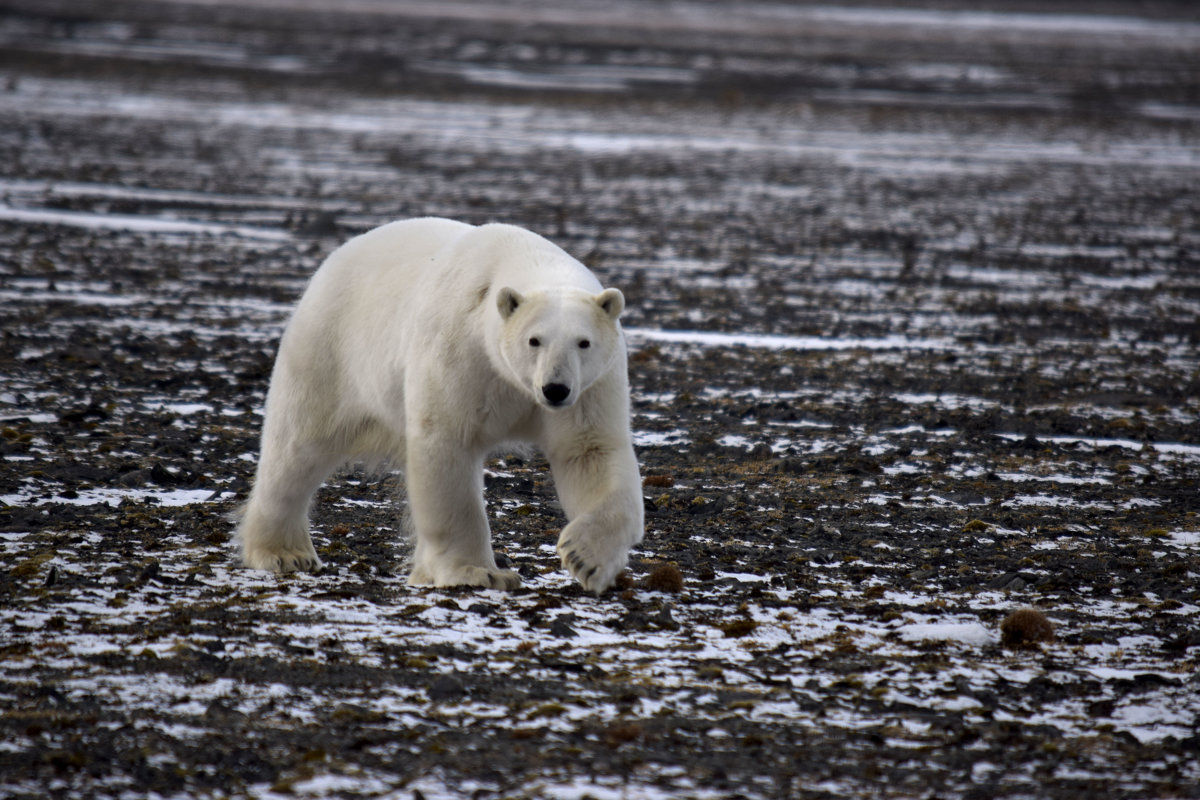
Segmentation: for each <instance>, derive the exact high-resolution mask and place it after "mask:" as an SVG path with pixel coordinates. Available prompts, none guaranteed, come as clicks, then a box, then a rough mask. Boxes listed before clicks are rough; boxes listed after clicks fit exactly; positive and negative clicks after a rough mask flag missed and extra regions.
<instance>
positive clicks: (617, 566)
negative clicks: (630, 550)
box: [558, 537, 627, 594]
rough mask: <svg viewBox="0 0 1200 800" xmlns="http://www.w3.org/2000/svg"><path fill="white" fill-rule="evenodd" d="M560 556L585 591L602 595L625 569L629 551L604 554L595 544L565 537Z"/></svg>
mask: <svg viewBox="0 0 1200 800" xmlns="http://www.w3.org/2000/svg"><path fill="white" fill-rule="evenodd" d="M558 554H559V556H560V557H561V558H562V565H563V568H564V569H566V570H567V571H568V572H570V573H571V574H572V575H574V576H575V579H576V580H577V581H579V584H580V585H581V586H582V587H583V588H584V589H585V590H587V591H589V592H593V593H595V594H601V593H603V592H604V590H605V589H607V588H609V587H610V586H612V585H613V583H614V582H615V581H616V579H617V575H619V574H620V572H621V570H622V569H624V568H625V561H626V557H627V549H625V548H612V549H610V550H609V552H607V553H604V552H602V551H601V550H600V549H598V548H597V547H596V546H595V543H594V542H576V541H575V540H574V539H570V538H566V537H564V538H562V539H560V540H559V542H558Z"/></svg>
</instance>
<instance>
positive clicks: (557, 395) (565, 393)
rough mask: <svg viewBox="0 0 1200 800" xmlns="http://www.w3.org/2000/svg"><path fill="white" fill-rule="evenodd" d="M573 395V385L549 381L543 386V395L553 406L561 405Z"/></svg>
mask: <svg viewBox="0 0 1200 800" xmlns="http://www.w3.org/2000/svg"><path fill="white" fill-rule="evenodd" d="M570 396H571V387H570V386H567V385H565V384H562V383H547V384H546V385H545V386H543V387H542V397H544V398H546V402H547V403H549V404H550V405H552V406H561V405H562V404H563V403H565V402H567V398H568V397H570Z"/></svg>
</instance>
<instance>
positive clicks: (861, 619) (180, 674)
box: [0, 0, 1200, 800]
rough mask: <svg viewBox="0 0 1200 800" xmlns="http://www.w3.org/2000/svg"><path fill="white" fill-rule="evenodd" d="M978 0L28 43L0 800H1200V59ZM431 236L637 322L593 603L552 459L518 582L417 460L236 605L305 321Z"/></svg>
mask: <svg viewBox="0 0 1200 800" xmlns="http://www.w3.org/2000/svg"><path fill="white" fill-rule="evenodd" d="M986 5H987V9H986V10H981V9H980V8H979V7H978V5H977V4H970V5H962V6H958V5H956V4H954V3H951V2H939V3H935V4H930V5H927V6H923V7H921V8H915V7H913V6H912V5H910V4H907V3H901V2H898V3H895V4H890V7H889V8H887V9H880V8H873V9H868V8H865V7H862V8H860V7H858V6H857V5H855V4H849V5H845V6H840V7H837V8H834V7H829V6H811V7H810V6H807V5H804V4H787V5H782V4H760V5H749V6H743V5H737V6H726V5H724V4H716V3H706V2H703V1H702V0H697V1H696V2H690V3H684V4H670V5H660V4H657V3H652V2H649V1H648V0H628V2H622V3H619V4H614V5H606V6H604V7H603V8H596V9H592V8H589V9H586V10H583V9H575V10H564V9H562V8H557V7H554V6H551V5H547V4H544V3H540V2H538V3H522V4H506V3H500V2H497V3H475V2H455V3H447V4H436V5H435V4H430V5H427V6H417V5H404V6H398V5H393V4H387V3H382V2H379V3H376V2H371V1H370V0H367V2H362V3H356V4H350V5H349V6H347V7H346V8H342V9H341V10H334V9H335V8H340V7H338V6H336V4H335V5H330V6H329V7H328V8H321V9H318V8H317V7H316V6H314V5H311V4H307V3H301V2H299V0H258V1H257V2H253V3H237V4H233V3H229V4H226V3H223V2H216V3H190V2H183V1H182V0H179V1H172V2H155V3H150V2H144V3H143V2H115V3H113V2H104V3H101V2H79V1H72V2H65V0H64V2H57V1H56V0H51V2H45V1H40V2H37V3H34V2H8V3H4V4H2V5H0V323H2V328H0V329H2V331H3V338H2V339H0V598H2V600H0V664H2V667H3V669H0V731H2V733H0V795H3V796H5V797H13V798H41V797H46V796H54V797H79V798H83V797H123V796H137V797H142V796H160V797H194V796H214V797H226V796H236V797H244V796H249V797H272V796H277V795H278V796H284V795H287V796H314V797H315V796H319V797H346V798H358V797H389V798H390V797H396V798H410V797H424V798H429V799H430V800H432V798H439V797H446V798H449V797H466V796H471V797H531V798H532V797H561V798H582V797H588V796H591V797H597V798H610V797H611V798H616V797H638V798H654V797H664V798H666V797H670V798H688V797H697V798H725V797H748V798H768V797H770V798H774V797H812V798H823V797H829V798H835V797H836V798H844V797H922V798H932V797H939V798H1041V797H1047V798H1081V799H1082V798H1097V797H1130V798H1132V797H1179V798H1182V797H1198V796H1200V790H1198V789H1197V788H1196V787H1197V786H1200V768H1198V767H1197V766H1196V765H1197V763H1200V761H1198V759H1197V749H1200V721H1198V714H1200V684H1198V682H1197V677H1196V675H1197V661H1198V658H1200V649H1198V648H1200V634H1198V633H1197V628H1196V623H1195V617H1196V613H1197V611H1198V610H1200V592H1198V589H1197V585H1198V582H1197V577H1198V575H1200V521H1198V520H1197V517H1196V512H1197V511H1198V510H1200V497H1198V486H1200V483H1198V480H1200V352H1198V343H1200V326H1198V325H1197V319H1198V318H1200V226H1198V225H1197V219H1200V213H1198V212H1200V199H1198V197H1200V196H1198V195H1197V193H1196V191H1195V188H1196V186H1198V185H1200V81H1198V80H1197V76H1200V15H1197V13H1196V12H1195V11H1194V9H1193V8H1192V6H1191V5H1190V4H1186V3H1170V2H1161V3H1134V2H1116V1H1115V0H1112V1H1110V2H1105V3H1101V4H1094V5H1093V4H1089V13H1090V14H1091V15H1090V16H1085V15H1081V14H1080V9H1081V7H1080V6H1079V5H1078V4H1072V3H1066V2H1061V3H1051V4H1049V5H1047V4H1036V6H1035V5H1033V4H1026V3H1022V2H1017V1H1016V0H1013V2H997V3H989V4H986ZM424 214H438V215H446V216H452V217H457V218H461V219H465V220H467V221H471V222H484V221H490V220H497V221H506V222H512V223H517V224H521V225H525V226H527V227H530V228H531V229H533V230H536V231H538V232H539V233H542V234H543V235H546V236H548V237H550V238H552V239H554V240H555V241H556V242H558V243H560V244H561V245H563V246H564V247H566V248H567V249H568V250H570V251H571V252H573V253H575V254H576V255H577V256H579V257H580V258H581V259H583V260H584V261H585V262H586V263H588V264H589V265H590V266H592V267H593V269H595V270H596V272H597V273H598V274H599V275H600V276H601V278H602V279H603V280H604V281H605V282H606V283H610V284H613V285H617V286H619V287H621V288H622V289H623V291H624V292H625V294H626V297H627V298H628V299H629V309H628V311H627V317H626V324H627V326H628V328H629V333H630V341H631V345H632V351H633V352H632V360H631V365H630V370H631V379H632V386H633V407H634V427H635V435H636V438H637V443H638V452H639V457H640V459H641V463H642V470H643V475H644V476H645V478H646V486H645V497H646V510H647V537H646V541H645V543H644V545H643V546H642V547H641V548H640V549H639V550H637V551H636V552H635V554H634V557H633V558H632V560H631V563H630V566H629V571H628V574H627V575H626V576H625V577H624V579H623V581H622V584H621V586H620V587H619V588H618V589H617V590H614V591H612V592H610V593H609V594H607V595H606V596H604V597H602V598H599V599H597V598H594V597H591V596H589V595H586V594H584V593H583V592H582V591H581V590H580V589H579V588H578V587H577V586H576V585H574V584H572V583H571V582H570V581H568V580H567V579H566V576H565V575H564V573H563V572H562V571H561V569H560V568H559V566H558V563H557V557H556V556H555V555H554V553H553V542H554V539H553V534H554V533H555V532H556V529H557V528H559V527H560V526H561V525H562V524H563V520H562V516H561V512H560V510H559V509H558V506H557V503H556V501H555V499H554V495H553V488H552V484H551V482H550V480H549V476H548V474H547V472H546V470H545V465H544V463H543V462H542V460H541V458H540V457H539V456H538V455H537V454H531V453H525V454H501V455H500V456H499V457H497V458H496V459H494V460H493V461H491V462H490V463H489V465H488V470H489V472H488V480H487V491H488V495H489V499H490V502H491V509H492V515H493V518H492V524H493V530H494V540H495V544H496V548H497V551H498V553H499V555H500V557H501V559H502V560H503V561H504V562H505V563H506V564H507V565H508V567H509V568H512V569H515V570H517V571H518V572H519V573H520V574H521V575H522V576H523V578H524V579H525V583H526V588H525V589H523V590H521V591H518V592H514V593H511V594H502V593H498V592H468V591H430V590H420V591H417V590H410V589H408V588H407V587H406V586H405V584H404V576H405V574H406V567H405V558H406V554H407V550H408V548H407V545H406V543H405V539H404V535H403V533H402V531H401V528H402V525H401V523H400V521H399V520H400V515H401V513H402V511H397V509H396V506H395V504H394V503H393V502H392V500H393V498H395V497H397V496H400V495H401V478H400V477H399V476H398V475H396V474H393V473H392V472H390V471H388V470H386V469H384V470H381V471H378V472H366V471H364V470H363V469H361V468H357V467H350V468H347V469H346V470H345V471H343V472H342V473H339V475H338V476H337V477H336V478H335V479H333V480H331V481H330V482H329V483H328V484H327V485H326V486H325V487H324V488H323V489H322V490H321V492H320V494H319V495H318V502H317V503H316V505H315V511H314V536H315V540H316V542H317V545H318V549H319V550H320V551H321V556H322V559H323V560H324V561H325V562H326V563H327V565H328V566H327V568H326V569H325V570H324V571H323V572H321V573H320V574H318V575H299V576H289V577H282V578H280V577H275V576H270V575H266V574H263V573H254V572H250V571H247V570H243V569H240V568H238V567H237V566H236V561H235V553H234V545H233V543H232V541H231V530H232V526H231V523H230V522H229V520H228V515H229V514H230V513H231V512H232V511H233V510H234V509H235V508H236V506H237V503H238V502H239V500H241V499H243V498H244V497H245V493H246V490H247V486H248V483H249V480H250V477H251V475H252V472H253V463H254V456H255V452H256V446H257V432H258V428H259V425H260V422H261V414H260V410H261V404H262V401H263V397H264V395H265V391H266V388H267V379H268V376H269V372H270V367H271V363H272V358H273V355H274V349H275V344H276V341H277V338H278V336H279V333H280V331H281V329H282V325H283V322H284V320H285V318H286V314H287V311H288V309H289V307H290V305H291V304H292V303H293V302H294V301H295V300H296V299H297V298H298V296H299V294H300V292H301V291H302V289H303V286H304V281H305V279H306V277H307V276H308V275H309V274H310V273H311V271H312V270H313V269H314V268H315V267H316V265H317V264H318V263H319V262H320V260H321V258H322V257H323V256H324V254H326V253H328V252H329V251H330V250H332V249H333V248H334V247H335V246H336V245H337V244H338V243H339V242H340V241H342V240H343V239H345V238H346V237H348V236H350V235H352V234H354V233H357V232H360V231H362V230H365V229H367V228H369V227H371V226H374V225H377V224H380V223H382V222H385V221H387V220H390V219H394V218H398V217H404V216H412V215H424ZM1020 609H1032V611H1028V610H1027V611H1023V612H1021V613H1022V614H1023V615H1025V616H1023V617H1022V616H1020V615H1018V616H1016V617H1015V618H1016V619H1017V622H1016V623H1014V622H1011V620H1010V622H1009V623H1008V624H1006V625H1004V631H1003V633H1002V622H1004V620H1005V619H1006V618H1008V617H1009V615H1010V614H1012V612H1014V611H1018V610H1020ZM1022 619H1023V620H1024V622H1023V623H1021V620H1022ZM1045 623H1048V625H1049V628H1047V627H1046V626H1045ZM1018 624H1024V625H1025V627H1023V628H1021V629H1020V630H1017V628H1016V627H1014V626H1016V625H1018ZM1014 631H1016V632H1014Z"/></svg>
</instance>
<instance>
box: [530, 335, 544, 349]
mask: <svg viewBox="0 0 1200 800" xmlns="http://www.w3.org/2000/svg"><path fill="white" fill-rule="evenodd" d="M529 346H530V347H541V346H542V340H541V339H539V338H538V337H536V336H534V337H532V338H530V340H529Z"/></svg>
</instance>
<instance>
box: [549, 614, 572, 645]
mask: <svg viewBox="0 0 1200 800" xmlns="http://www.w3.org/2000/svg"><path fill="white" fill-rule="evenodd" d="M574 621H575V615H574V614H560V615H559V616H557V617H555V618H554V620H553V621H552V622H551V623H550V635H552V636H557V637H558V638H560V639H573V638H575V637H576V636H578V635H579V634H578V633H576V632H575V629H574V628H572V627H571V623H572V622H574Z"/></svg>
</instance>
